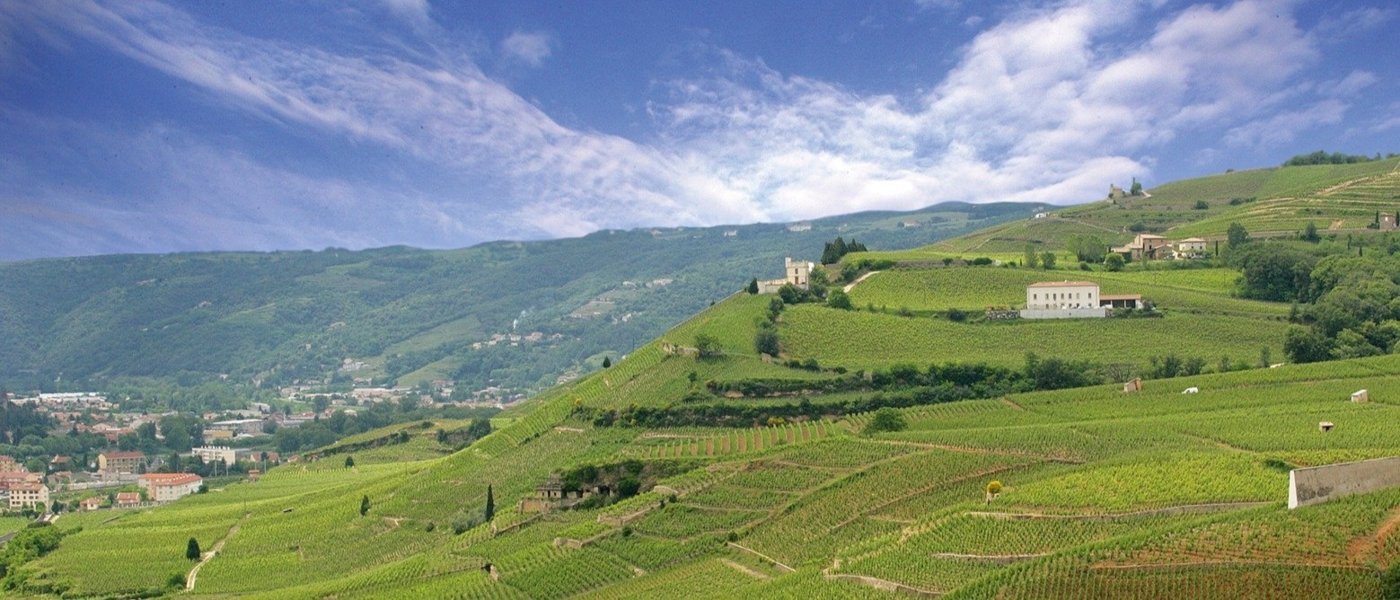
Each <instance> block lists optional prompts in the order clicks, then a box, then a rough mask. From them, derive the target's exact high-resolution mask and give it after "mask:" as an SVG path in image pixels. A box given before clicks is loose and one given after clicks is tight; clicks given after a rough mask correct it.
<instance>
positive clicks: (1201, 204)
mask: <svg viewBox="0 0 1400 600" xmlns="http://www.w3.org/2000/svg"><path fill="white" fill-rule="evenodd" d="M1192 208H1194V209H1196V210H1206V209H1208V208H1210V203H1209V202H1206V201H1205V200H1197V201H1196V205H1195V206H1193V207H1192Z"/></svg>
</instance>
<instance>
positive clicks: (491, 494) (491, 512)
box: [485, 483, 496, 521]
mask: <svg viewBox="0 0 1400 600" xmlns="http://www.w3.org/2000/svg"><path fill="white" fill-rule="evenodd" d="M485 514H486V520H487V521H490V520H491V519H494V518H496V495H495V491H494V490H493V489H492V486H491V484H489V483H488V484H486V513H485Z"/></svg>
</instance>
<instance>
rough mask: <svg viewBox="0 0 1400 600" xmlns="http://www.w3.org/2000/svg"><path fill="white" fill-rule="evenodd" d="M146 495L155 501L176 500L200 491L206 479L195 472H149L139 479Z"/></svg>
mask: <svg viewBox="0 0 1400 600" xmlns="http://www.w3.org/2000/svg"><path fill="white" fill-rule="evenodd" d="M138 481H139V483H140V485H141V487H142V488H145V490H146V497H147V498H150V499H151V500H153V501H155V502H174V501H175V500H179V499H180V498H184V497H185V496H188V495H190V494H193V493H196V492H198V491H199V486H200V485H202V484H203V483H204V479H203V478H202V477H200V476H198V475H195V474H193V473H149V474H146V475H142V476H141V478H140V479H139V480H138Z"/></svg>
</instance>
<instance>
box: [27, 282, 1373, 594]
mask: <svg viewBox="0 0 1400 600" xmlns="http://www.w3.org/2000/svg"><path fill="white" fill-rule="evenodd" d="M765 300H766V298H763V297H748V296H740V297H736V298H733V299H731V300H728V301H725V302H723V303H720V304H717V305H716V306H714V307H712V308H710V309H708V310H706V311H705V312H703V313H702V314H701V315H699V316H697V317H696V318H695V319H692V320H690V321H688V322H687V323H685V324H684V325H682V326H681V327H678V328H676V329H673V330H671V331H670V332H668V333H667V334H666V335H665V336H663V338H662V339H661V340H658V341H656V342H654V343H652V344H649V345H648V346H646V347H645V348H643V349H642V350H640V351H638V352H636V353H633V354H632V355H631V356H629V357H628V358H627V359H625V360H623V361H621V362H620V363H619V364H617V365H615V366H614V367H612V368H611V369H608V370H605V371H602V372H600V373H596V374H594V375H592V376H589V377H587V378H585V379H583V380H580V381H578V382H574V383H572V384H569V385H566V386H562V387H560V388H556V389H554V390H551V391H550V392H548V393H547V394H545V395H543V396H541V397H540V398H537V399H536V400H533V401H532V402H530V403H529V405H528V406H525V407H521V408H518V409H516V410H515V411H514V412H515V414H514V417H513V418H512V419H509V420H502V421H500V423H501V424H503V426H502V427H501V428H500V429H499V430H498V431H496V432H494V433H492V434H491V435H490V436H488V437H487V438H485V439H483V440H481V441H479V442H477V443H476V444H474V445H472V446H471V447H469V448H467V449H466V450H463V451H461V452H458V453H455V454H452V455H450V456H447V457H443V458H432V459H426V460H416V461H411V462H387V463H378V464H368V463H371V462H375V461H374V460H373V459H372V456H373V453H374V452H392V450H391V449H389V448H385V449H382V450H373V451H369V453H367V454H363V455H361V457H362V458H363V459H364V460H357V466H356V467H355V468H352V469H347V468H345V467H344V466H343V464H342V460H341V459H340V457H339V456H334V457H332V458H330V459H327V460H323V461H321V462H316V463H311V464H293V465H287V466H283V467H279V468H277V469H274V470H273V471H272V472H270V473H269V474H268V475H266V476H265V477H264V478H263V479H262V480H260V481H258V482H256V483H238V484H233V485H230V486H228V487H226V488H223V489H222V490H221V491H216V492H214V493H210V494H206V495H201V496H195V497H191V498H187V499H185V500H182V501H180V502H178V503H176V504H174V505H172V506H169V507H163V508H158V509H148V510H140V511H125V512H118V513H111V512H108V511H99V512H96V513H87V514H77V515H70V516H67V517H64V518H62V519H60V521H59V526H60V527H61V528H65V529H69V530H73V529H75V528H76V527H78V526H82V527H83V531H81V532H79V533H76V534H73V535H70V536H69V537H66V538H64V539H63V540H62V543H61V545H60V547H59V548H58V549H57V550H56V551H54V552H53V553H51V554H49V555H48V556H45V557H43V558H41V559H39V560H38V561H37V562H34V563H31V564H30V565H28V566H26V567H24V571H23V572H24V573H27V579H26V583H25V586H27V587H25V588H24V589H27V590H30V593H37V592H41V591H43V590H53V591H59V590H62V591H64V593H65V594H66V595H67V596H69V597H93V596H103V595H113V594H131V593H138V592H141V591H143V590H144V591H145V592H147V593H157V592H159V591H160V590H167V591H168V590H172V589H175V588H174V587H172V586H175V585H176V584H179V583H182V582H183V581H184V574H185V573H186V571H188V570H189V569H190V566H191V563H190V562H189V561H186V560H185V559H184V558H183V555H182V552H183V548H184V545H185V541H186V540H187V539H188V538H189V537H191V536H193V537H196V538H197V539H198V540H199V542H200V544H201V547H204V548H209V547H210V546H212V545H213V544H214V543H215V542H216V541H222V544H223V545H222V547H221V550H220V552H219V554H218V555H217V556H215V557H214V558H212V559H210V560H209V561H208V562H207V563H206V564H204V565H203V566H202V568H201V570H200V571H199V574H198V579H197V581H196V583H195V585H194V588H193V592H192V595H193V596H211V597H214V596H219V597H223V596H227V595H230V594H237V595H247V596H249V597H278V598H323V597H327V596H334V597H337V598H371V597H402V596H405V595H417V596H433V597H461V598H527V597H532V598H556V597H563V596H570V595H575V594H583V593H587V594H588V595H589V597H600V598H602V597H658V596H662V597H675V596H686V597H691V596H698V597H716V598H718V597H735V596H736V595H744V596H752V597H773V596H783V597H793V596H811V597H828V598H836V597H849V598H865V597H880V596H881V595H882V594H885V592H882V591H880V590H878V589H876V588H875V587H870V586H871V585H873V584H878V585H883V586H890V585H899V586H907V589H910V590H914V591H921V592H928V593H945V594H947V595H948V596H949V597H952V598H993V597H998V598H1002V597H1014V598H1021V597H1025V598H1062V597H1063V598H1069V597H1082V595H1083V594H1084V593H1086V592H1085V590H1094V591H1093V593H1091V595H1092V596H1094V597H1125V598H1126V597H1143V596H1145V595H1154V596H1162V595H1166V596H1190V597H1196V598H1227V597H1228V598H1233V597H1238V595H1239V590H1240V589H1242V588H1241V587H1240V586H1246V589H1248V590H1250V591H1249V595H1253V596H1268V597H1272V598H1320V597H1335V594H1336V593H1337V592H1338V591H1339V590H1345V591H1346V596H1347V597H1373V596H1375V595H1377V594H1378V593H1379V592H1378V590H1379V579H1378V578H1377V576H1376V573H1377V571H1376V569H1378V568H1382V567H1384V566H1386V565H1389V564H1393V563H1394V562H1395V561H1397V560H1400V537H1397V536H1396V535H1394V534H1393V533H1391V532H1392V531H1393V529H1394V527H1393V523H1394V521H1395V518H1396V516H1397V515H1396V514H1395V513H1394V510H1393V509H1394V507H1395V506H1396V505H1397V504H1398V503H1400V490H1391V491H1387V492H1377V493H1372V494H1366V495H1360V496H1353V497H1350V498H1346V499H1343V500H1339V501H1334V502H1329V503H1325V504H1321V505H1317V506H1311V507H1305V508H1302V509H1297V510H1293V511H1290V510H1288V509H1286V508H1285V507H1284V504H1283V503H1284V500H1285V497H1286V495H1287V494H1286V489H1287V469H1289V468H1292V467H1294V466H1306V465H1317V464H1326V463H1330V462H1336V461H1342V460H1355V459H1363V458H1372V457H1381V456H1390V455H1395V454H1397V450H1400V437H1398V436H1400V429H1396V428H1395V427H1393V426H1391V425H1390V424H1391V423H1394V422H1396V421H1397V419H1400V401H1397V400H1396V398H1400V357H1395V356H1386V357H1378V358H1371V359H1360V360H1353V361H1347V362H1333V363H1322V364H1318V365H1298V366H1284V367H1280V368H1276V369H1263V370H1249V371H1240V372H1231V373H1220V374H1209V375H1199V376H1194V377H1185V378H1176V379H1171V380H1153V381H1148V382H1147V385H1146V389H1145V390H1144V391H1142V392H1139V393H1137V394H1124V393H1123V392H1122V391H1121V390H1120V389H1119V387H1120V386H1118V385H1116V384H1114V385H1098V386H1093V387H1089V388H1081V389H1067V390H1056V391H1038V392H1030V393H1013V394H1010V395H1006V396H1000V397H993V398H988V399H973V400H963V401H951V402H942V401H940V402H936V403H934V404H922V405H917V406H912V407H909V408H903V409H899V410H898V412H899V413H900V414H902V416H903V417H904V419H905V420H906V421H907V427H906V428H904V429H903V430H901V431H894V432H888V433H875V434H868V435H862V434H861V433H860V432H861V431H862V430H864V429H865V427H866V426H867V425H868V424H869V423H870V422H871V420H872V415H871V414H870V413H859V412H858V413H855V414H851V415H849V416H845V417H836V418H828V419H806V418H805V417H804V416H803V415H804V414H817V413H820V411H821V410H822V408H821V407H824V406H832V405H836V404H840V403H850V402H852V401H864V402H865V403H866V404H867V405H877V404H879V402H878V401H877V402H872V401H873V400H874V399H876V398H883V399H884V400H891V399H895V398H899V397H905V396H908V397H911V398H912V397H917V396H918V395H919V394H921V393H929V392H928V390H931V389H933V388H927V387H924V385H926V384H924V383H921V382H920V381H921V380H919V378H921V377H924V376H925V375H923V373H924V368H923V367H918V368H915V369H914V372H913V373H914V374H913V375H909V374H908V373H905V374H904V375H900V371H899V370H897V369H895V370H888V371H881V372H880V373H883V374H880V373H877V376H876V377H875V378H874V379H872V380H869V383H868V385H862V386H858V387H855V388H850V389H835V387H824V386H823V382H825V383H828V384H830V383H831V382H833V381H837V380H839V379H840V377H841V376H840V374H838V373H836V372H834V371H830V370H828V371H823V372H821V373H814V372H811V371H806V370H803V369H793V368H787V367H780V366H777V365H770V364H767V363H765V362H763V361H762V360H760V359H759V358H758V357H757V356H754V355H753V354H752V352H751V350H750V349H749V348H748V346H749V344H748V340H747V339H746V337H747V336H746V333H745V330H746V329H747V328H750V327H754V325H753V317H754V316H758V315H761V314H762V313H763V311H764V310H765V304H766V303H765V302H764V301H765ZM797 308H803V309H804V310H810V311H812V312H814V313H815V314H814V315H813V316H815V317H817V318H818V320H821V321H823V322H827V323H831V322H837V321H841V320H844V319H845V318H846V317H847V316H848V314H849V313H845V312H844V311H837V310H833V309H825V308H820V307H800V306H799V307H794V308H791V309H789V311H794V310H796V309H797ZM785 312H786V311H785ZM793 314H796V313H793ZM761 318H762V317H760V319H761ZM787 318H788V315H787V314H785V315H784V317H783V320H784V321H786V320H787ZM889 318H891V319H906V317H896V316H890V317H889ZM1143 322H1147V323H1151V322H1154V320H1143ZM1100 323H1103V321H1100ZM791 326H792V324H788V323H785V324H783V325H781V330H782V331H783V335H784V340H785V342H788V341H791V342H792V343H799V339H800V338H801V337H802V336H805V335H807V334H806V333H805V332H803V330H801V329H796V328H794V329H788V328H789V327H791ZM972 326H973V325H969V327H972ZM1085 326H1086V328H1087V327H1088V326H1089V325H1088V324H1086V325H1085ZM750 331H751V330H750ZM699 334H710V335H715V336H717V337H719V338H721V343H722V344H723V345H724V348H725V354H724V355H723V356H722V357H719V358H712V359H700V358H695V357H690V356H684V355H678V354H669V353H667V352H665V351H664V350H663V348H664V347H667V344H669V343H685V342H686V341H687V340H691V339H694V337H695V336H696V335H699ZM1084 335H1096V334H1092V333H1086V334H1084ZM847 344H848V345H851V346H861V345H862V343H861V342H858V341H848V342H847ZM1082 345H1083V344H1082V343H1066V344H1065V345H1064V349H1065V350H1066V352H1068V354H1069V355H1071V356H1073V355H1076V353H1075V351H1074V350H1073V349H1074V348H1076V347H1077V346H1082ZM880 355H881V353H880V352H878V351H871V352H870V353H869V354H868V355H867V360H868V359H870V358H875V357H878V356H880ZM811 358H816V359H818V360H820V361H821V363H822V364H823V365H828V366H836V365H841V366H848V367H855V366H856V364H855V363H854V362H847V361H846V359H845V358H844V355H843V354H841V353H840V352H837V351H835V350H833V351H830V352H815V353H814V354H812V355H811ZM873 362H879V361H873ZM690 372H695V373H697V377H696V378H695V379H696V382H697V383H693V384H692V383H689V382H688V379H689V378H688V377H687V376H686V374H687V373H690ZM964 375H966V374H964ZM909 376H912V377H915V379H908V380H904V381H903V382H900V381H898V378H899V377H909ZM926 376H927V377H930V378H931V377H934V375H933V374H932V373H931V372H930V373H929V374H927V375H926ZM942 377H945V378H947V377H951V378H956V377H958V376H957V375H955V374H953V372H951V371H950V372H946V373H944V374H943V375H942ZM739 381H764V382H768V385H769V386H776V385H779V384H780V383H781V382H783V381H787V382H791V383H792V385H794V386H796V387H795V388H793V389H803V390H808V391H807V393H806V394H805V395H803V396H802V400H803V401H804V402H803V403H802V404H800V405H799V404H798V403H797V402H796V399H794V398H792V397H790V396H784V395H774V396H769V395H755V396H745V395H740V396H738V397H731V396H728V395H716V396H711V397H708V399H699V398H691V397H689V396H691V395H692V394H691V392H694V391H696V390H697V389H703V388H704V387H707V386H706V384H705V383H700V382H731V383H735V382H739ZM947 381H949V382H951V381H952V380H951V379H948V380H947ZM1188 386H1189V387H1197V388H1199V389H1200V390H1201V391H1200V393H1199V394H1191V395H1182V394H1181V393H1180V392H1181V390H1182V389H1184V388H1186V387H1188ZM934 387H935V388H936V387H938V386H934ZM953 387H954V388H956V387H958V385H956V384H954V385H953ZM1359 388H1366V389H1369V390H1370V393H1371V400H1372V401H1371V402H1370V403H1365V404H1356V403H1351V402H1348V395H1349V394H1350V392H1351V391H1353V390H1356V389H1359ZM733 389H740V388H739V387H734V388H733ZM821 390H831V391H821ZM807 403H810V405H812V406H815V407H816V408H815V409H813V408H808V407H807ZM789 406H795V407H798V408H797V412H796V414H795V415H794V416H793V418H792V419H791V420H789V421H787V422H782V423H781V424H776V425H772V426H762V427H723V428H721V427H713V426H705V425H700V424H691V425H684V424H677V425H674V426H669V427H660V426H655V425H648V424H646V423H648V422H650V421H652V420H657V419H659V417H657V416H656V415H657V414H664V415H666V416H668V417H669V418H677V417H679V416H681V415H684V414H688V413H694V414H709V415H720V414H724V413H725V411H726V410H736V411H739V412H741V413H745V411H747V412H746V413H745V414H747V415H748V416H747V418H750V419H759V420H762V419H764V416H763V411H764V410H769V411H771V412H772V414H793V413H789V412H785V411H786V407H789ZM648 409H649V410H650V411H651V412H650V413H648V412H646V411H647V410H648ZM608 411H618V412H619V413H620V414H619V415H618V417H617V419H615V420H614V421H612V423H613V424H612V425H607V424H606V423H607V419H605V418H600V417H603V416H604V415H606V414H608ZM754 411H758V412H754ZM814 411H815V413H814ZM1320 420H1327V421H1331V422H1333V423H1335V425H1336V427H1335V429H1334V430H1333V431H1331V432H1328V433H1321V432H1319V431H1318V429H1317V423H1318V421H1320ZM629 422H635V423H636V425H633V426H628V425H627V424H628V423H629ZM425 431H426V430H425ZM422 435H427V434H426V433H425V434H422ZM405 458H410V457H405ZM583 465H595V466H596V467H597V468H599V469H602V470H607V469H609V468H613V467H610V465H612V466H617V468H621V469H633V468H635V469H636V470H637V471H636V472H638V473H641V474H642V476H643V479H646V478H647V477H648V476H647V475H646V473H655V474H657V475H656V477H657V479H656V482H657V486H656V487H654V488H652V489H651V490H650V491H645V492H643V493H642V494H640V495H638V496H635V497H633V498H631V499H627V500H623V501H621V502H618V503H616V504H612V505H609V506H605V507H602V508H592V509H576V510H568V511H554V512H550V513H547V514H545V515H544V516H542V517H541V516H537V515H526V514H520V513H519V512H517V511H516V509H515V508H514V507H515V506H516V502H517V500H519V499H520V498H523V497H526V496H529V495H531V494H532V493H533V492H532V491H531V490H532V489H533V488H534V487H535V486H537V485H539V484H541V483H543V482H544V481H545V480H546V478H547V476H548V475H549V474H550V473H551V472H555V473H558V472H563V471H568V470H570V469H571V468H573V467H578V466H583ZM627 465H635V467H629V466H627ZM992 480H997V481H999V482H1000V483H1001V484H1002V485H1003V487H1002V491H1001V492H1000V494H999V495H998V496H997V497H996V498H995V499H992V500H990V501H988V500H986V499H985V498H984V492H983V488H984V487H985V486H986V485H987V484H988V482H990V481H992ZM488 485H491V486H492V491H493V495H494V501H495V506H496V507H497V513H496V516H495V520H494V523H493V524H477V523H478V519H479V517H480V511H481V507H482V506H483V505H484V502H485V495H486V492H487V490H486V488H487V486H488ZM362 496H363V497H367V498H369V501H370V506H369V509H368V512H367V514H366V515H365V516H363V517H362V516H360V515H359V514H358V512H357V507H359V506H360V505H361V498H362ZM114 515H115V517H114ZM459 532H460V533H459ZM123 561H137V562H139V563H140V564H142V565H143V566H144V568H143V569H139V570H133V569H125V568H122V567H120V565H121V564H123Z"/></svg>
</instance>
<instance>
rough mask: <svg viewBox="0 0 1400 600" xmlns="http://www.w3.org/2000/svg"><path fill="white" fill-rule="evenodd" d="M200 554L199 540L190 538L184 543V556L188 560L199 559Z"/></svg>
mask: <svg viewBox="0 0 1400 600" xmlns="http://www.w3.org/2000/svg"><path fill="white" fill-rule="evenodd" d="M200 554H201V553H200V551H199V540H196V539H194V538H190V541H189V543H187V544H185V558H186V559H188V560H199V557H200Z"/></svg>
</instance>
